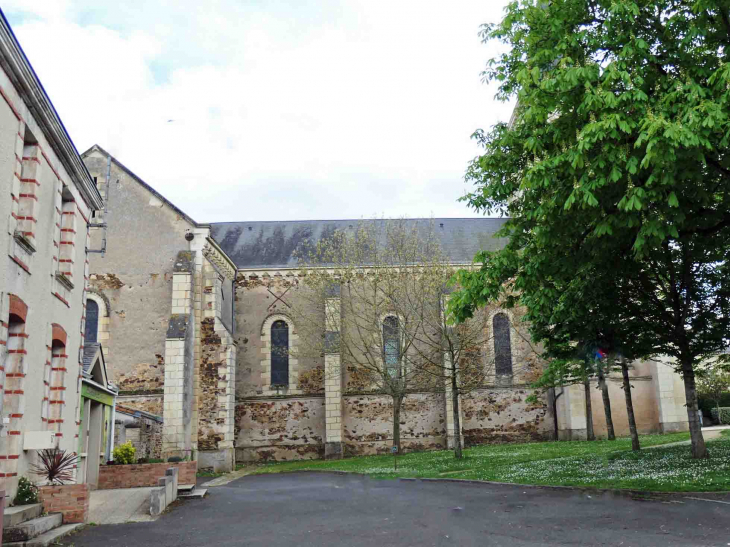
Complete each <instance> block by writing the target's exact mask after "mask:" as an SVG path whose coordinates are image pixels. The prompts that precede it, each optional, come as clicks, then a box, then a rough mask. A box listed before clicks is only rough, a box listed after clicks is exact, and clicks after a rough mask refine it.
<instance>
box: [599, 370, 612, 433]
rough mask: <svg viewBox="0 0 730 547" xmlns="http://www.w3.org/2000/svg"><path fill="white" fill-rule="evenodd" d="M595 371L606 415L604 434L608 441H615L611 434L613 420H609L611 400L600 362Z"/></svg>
mask: <svg viewBox="0 0 730 547" xmlns="http://www.w3.org/2000/svg"><path fill="white" fill-rule="evenodd" d="M596 370H597V371H598V385H599V386H600V388H601V394H602V395H603V411H604V412H605V414H606V433H607V434H608V440H609V441H615V440H616V434H615V433H614V432H613V419H612V418H611V398H610V397H609V396H608V386H607V385H606V377H605V375H604V374H603V365H602V364H601V362H600V361H598V363H596Z"/></svg>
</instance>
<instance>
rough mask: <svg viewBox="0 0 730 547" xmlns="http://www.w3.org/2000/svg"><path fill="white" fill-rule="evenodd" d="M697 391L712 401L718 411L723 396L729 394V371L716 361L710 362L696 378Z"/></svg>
mask: <svg viewBox="0 0 730 547" xmlns="http://www.w3.org/2000/svg"><path fill="white" fill-rule="evenodd" d="M697 393H698V394H699V395H700V396H701V397H704V398H705V399H709V400H710V401H712V402H713V403H714V406H715V408H716V409H717V411H718V413H719V412H720V402H721V401H722V399H723V397H724V396H726V395H728V394H730V372H728V371H727V370H723V367H721V366H720V365H719V364H717V363H714V362H713V363H711V364H710V365H708V366H707V367H705V368H704V370H702V371H701V374H699V375H698V378H697Z"/></svg>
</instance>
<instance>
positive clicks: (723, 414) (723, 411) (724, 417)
mask: <svg viewBox="0 0 730 547" xmlns="http://www.w3.org/2000/svg"><path fill="white" fill-rule="evenodd" d="M712 417H713V418H714V419H715V420H716V421H719V422H720V423H721V424H723V425H728V424H730V406H721V407H720V413H719V416H718V412H717V408H713V409H712Z"/></svg>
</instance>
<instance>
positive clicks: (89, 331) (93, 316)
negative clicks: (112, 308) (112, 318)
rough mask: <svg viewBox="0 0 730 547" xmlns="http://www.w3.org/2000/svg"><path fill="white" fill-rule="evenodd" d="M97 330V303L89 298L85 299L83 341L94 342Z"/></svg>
mask: <svg viewBox="0 0 730 547" xmlns="http://www.w3.org/2000/svg"><path fill="white" fill-rule="evenodd" d="M98 332H99V304H97V303H96V302H95V301H94V300H91V299H90V298H89V299H87V300H86V327H85V328H84V343H85V344H95V343H96V341H97V338H98V336H97V333H98Z"/></svg>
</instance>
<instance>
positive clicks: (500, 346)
mask: <svg viewBox="0 0 730 547" xmlns="http://www.w3.org/2000/svg"><path fill="white" fill-rule="evenodd" d="M492 332H493V334H494V365H495V371H496V373H497V376H511V375H512V341H511V339H510V332H509V317H507V315H506V314H504V313H498V314H497V315H495V316H494V319H492Z"/></svg>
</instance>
